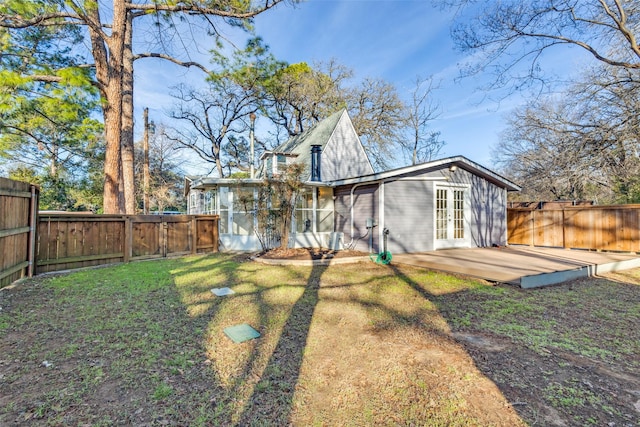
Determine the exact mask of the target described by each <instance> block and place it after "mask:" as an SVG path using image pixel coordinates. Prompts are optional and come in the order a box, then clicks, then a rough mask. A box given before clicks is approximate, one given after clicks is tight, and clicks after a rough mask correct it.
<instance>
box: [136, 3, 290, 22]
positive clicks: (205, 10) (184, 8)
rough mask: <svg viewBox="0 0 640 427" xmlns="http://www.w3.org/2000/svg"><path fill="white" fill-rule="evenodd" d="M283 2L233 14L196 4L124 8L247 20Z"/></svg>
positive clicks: (143, 5)
mask: <svg viewBox="0 0 640 427" xmlns="http://www.w3.org/2000/svg"><path fill="white" fill-rule="evenodd" d="M283 1H284V0H265V3H264V6H262V7H259V8H257V9H252V10H249V11H246V12H240V11H237V12H234V11H230V10H223V9H213V8H209V7H204V6H198V5H196V4H177V5H170V4H157V3H153V4H141V3H126V4H125V6H126V8H127V9H128V10H138V11H153V12H156V11H162V12H187V13H189V12H191V13H197V14H204V15H215V16H219V17H221V18H235V19H249V18H254V17H256V16H257V15H259V14H260V13H262V12H265V11H267V10H269V9H271V8H273V7H275V6H276V5H277V4H278V3H282V2H283Z"/></svg>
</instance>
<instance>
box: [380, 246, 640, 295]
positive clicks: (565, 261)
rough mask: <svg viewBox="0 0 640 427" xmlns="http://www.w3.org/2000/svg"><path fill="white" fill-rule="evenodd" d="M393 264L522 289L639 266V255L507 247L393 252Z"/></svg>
mask: <svg viewBox="0 0 640 427" xmlns="http://www.w3.org/2000/svg"><path fill="white" fill-rule="evenodd" d="M392 262H394V263H400V264H409V265H416V266H420V267H426V268H430V269H433V270H439V271H445V272H449V273H459V274H465V275H468V276H473V277H478V278H481V279H484V280H488V281H490V282H498V283H511V284H515V285H519V286H520V287H522V288H536V287H540V286H547V285H553V284H556V283H561V282H565V281H567V280H572V279H577V278H579V277H589V276H595V275H598V274H601V273H606V272H610V271H618V270H626V269H630V268H636V267H640V256H639V255H637V254H627V253H614V252H593V251H583V250H570V249H561V248H540V247H530V246H508V247H499V248H472V249H445V250H439V251H434V252H424V253H412V254H398V255H395V254H394V255H393V261H392Z"/></svg>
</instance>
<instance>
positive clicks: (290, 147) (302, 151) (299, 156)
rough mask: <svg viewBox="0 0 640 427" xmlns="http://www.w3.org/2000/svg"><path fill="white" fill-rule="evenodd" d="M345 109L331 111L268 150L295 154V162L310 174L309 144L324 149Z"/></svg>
mask: <svg viewBox="0 0 640 427" xmlns="http://www.w3.org/2000/svg"><path fill="white" fill-rule="evenodd" d="M345 111H346V110H345V109H344V108H343V109H342V110H340V111H338V112H336V113H333V114H332V115H330V116H329V117H327V118H326V119H324V120H322V121H320V122H318V123H316V124H315V125H313V126H312V127H311V128H310V129H308V130H306V131H304V132H302V133H301V134H300V135H296V136H294V137H293V138H290V139H288V140H287V141H286V142H283V143H282V144H280V145H279V146H277V147H276V148H274V149H273V150H270V151H271V152H272V153H277V154H296V159H295V162H296V163H302V164H303V165H305V175H306V174H310V173H311V172H310V165H311V146H312V145H321V146H322V148H323V149H324V146H325V145H326V144H327V142H328V141H329V138H331V135H332V134H333V131H334V130H335V128H336V126H337V125H338V122H339V121H340V118H341V117H342V114H344V112H345ZM261 172H262V171H261Z"/></svg>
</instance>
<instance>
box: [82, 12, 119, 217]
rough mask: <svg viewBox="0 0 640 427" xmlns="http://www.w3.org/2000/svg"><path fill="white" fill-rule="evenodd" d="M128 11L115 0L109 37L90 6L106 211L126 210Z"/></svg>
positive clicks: (98, 13) (90, 27)
mask: <svg viewBox="0 0 640 427" xmlns="http://www.w3.org/2000/svg"><path fill="white" fill-rule="evenodd" d="M126 15H127V10H126V6H125V2H124V0H113V24H112V27H111V34H110V35H109V36H108V37H105V36H104V34H103V33H102V31H103V28H102V23H101V20H100V12H99V9H98V4H97V3H95V4H92V5H91V6H90V7H88V8H87V18H88V20H89V24H90V25H88V29H89V36H90V38H91V50H92V53H93V58H94V60H95V67H96V79H97V81H98V87H99V88H100V92H101V95H102V102H103V117H104V129H105V140H106V150H105V160H104V195H103V211H104V213H106V214H118V213H123V212H124V198H123V197H122V195H121V194H120V189H119V186H120V184H121V183H122V175H121V172H122V168H121V146H120V144H121V140H122V139H121V137H122V74H123V69H122V60H123V49H124V36H125V29H126V22H127V20H126Z"/></svg>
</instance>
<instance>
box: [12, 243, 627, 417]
mask: <svg viewBox="0 0 640 427" xmlns="http://www.w3.org/2000/svg"><path fill="white" fill-rule="evenodd" d="M639 283H640V271H635V270H634V271H630V272H626V273H623V274H616V275H610V276H607V277H606V278H599V279H589V280H582V281H574V282H572V283H569V284H565V285H560V286H554V287H550V288H546V289H538V290H528V291H525V290H521V289H517V288H514V287H511V286H488V285H487V284H485V283H482V282H479V281H473V280H469V279H464V278H457V277H453V276H450V275H446V274H440V273H434V272H431V271H428V270H423V269H418V268H411V267H404V266H397V265H393V264H392V265H389V266H380V265H376V264H373V263H359V264H352V265H338V266H332V267H278V266H266V265H263V264H258V263H254V262H251V261H248V260H247V258H246V257H245V256H233V255H223V254H220V255H215V256H194V257H186V258H181V259H171V260H163V261H151V262H138V263H131V264H126V265H119V266H115V267H108V268H100V269H93V270H84V271H78V272H75V273H71V274H66V275H59V276H51V277H39V278H36V279H33V280H29V281H26V282H23V283H21V284H19V285H17V286H15V287H13V288H11V289H4V290H2V291H0V390H1V392H0V425H24V424H27V423H29V424H34V425H38V424H39V425H96V426H100V425H105V426H106V425H114V424H117V425H123V424H132V425H181V426H182V425H193V426H199V425H201V426H213V425H243V426H244V425H274V426H282V425H289V424H290V425H296V426H313V425H318V426H321V425H327V426H335V425H349V426H351V425H353V426H365V425H427V426H490V425H497V426H518V425H542V426H547V425H558V426H562V425H564V426H573V425H575V426H582V425H593V426H602V425H604V426H606V425H612V426H613V425H615V426H636V425H639V420H640V378H639V377H638V372H639V371H640V328H639V327H638V326H639V325H640V285H639ZM216 287H230V288H232V289H233V290H234V291H235V292H236V293H235V294H234V295H231V296H225V297H216V296H214V295H213V294H212V293H211V289H212V288H216ZM240 323H248V324H250V325H252V326H253V327H254V328H256V329H257V330H258V331H259V332H260V333H261V334H262V336H261V337H260V338H259V339H256V340H252V341H248V342H245V343H241V344H235V343H233V342H232V341H231V340H229V339H228V338H227V337H226V336H225V335H224V333H223V329H224V328H226V327H228V326H232V325H236V324H240Z"/></svg>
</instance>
